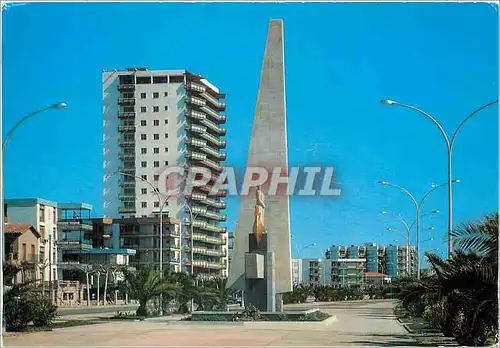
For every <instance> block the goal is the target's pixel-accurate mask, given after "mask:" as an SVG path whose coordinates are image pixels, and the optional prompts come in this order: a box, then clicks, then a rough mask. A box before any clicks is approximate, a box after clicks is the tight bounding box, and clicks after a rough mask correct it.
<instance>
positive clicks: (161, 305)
mask: <svg viewBox="0 0 500 348" xmlns="http://www.w3.org/2000/svg"><path fill="white" fill-rule="evenodd" d="M118 173H119V174H120V175H123V176H128V177H131V178H135V179H139V180H141V181H143V182H145V183H146V184H148V185H149V186H151V188H152V189H153V193H154V194H155V195H156V197H157V198H158V204H159V206H160V273H161V275H162V277H163V208H164V207H165V204H166V203H167V201H168V199H169V198H170V196H167V197H165V199H164V200H162V194H161V193H160V190H158V188H157V187H155V185H153V184H152V183H151V182H150V181H148V180H146V179H143V178H142V177H140V176H137V175H133V174H128V173H124V172H118ZM160 315H163V301H162V296H161V295H160Z"/></svg>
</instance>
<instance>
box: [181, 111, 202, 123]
mask: <svg viewBox="0 0 500 348" xmlns="http://www.w3.org/2000/svg"><path fill="white" fill-rule="evenodd" d="M185 115H186V117H189V118H193V119H195V120H200V121H203V120H206V118H207V115H205V114H204V113H203V112H201V111H197V110H186V111H185Z"/></svg>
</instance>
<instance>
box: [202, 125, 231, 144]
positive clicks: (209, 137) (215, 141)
mask: <svg viewBox="0 0 500 348" xmlns="http://www.w3.org/2000/svg"><path fill="white" fill-rule="evenodd" d="M200 133H201V137H202V138H205V139H207V140H208V141H209V142H211V143H213V144H215V145H216V146H217V147H220V148H225V147H226V141H225V140H221V139H219V138H217V137H215V136H213V135H212V134H210V133H207V132H206V129H204V132H200Z"/></svg>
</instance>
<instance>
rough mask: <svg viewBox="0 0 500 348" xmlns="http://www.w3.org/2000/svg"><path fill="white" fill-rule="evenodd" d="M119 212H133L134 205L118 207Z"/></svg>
mask: <svg viewBox="0 0 500 348" xmlns="http://www.w3.org/2000/svg"><path fill="white" fill-rule="evenodd" d="M118 212H119V213H120V214H128V213H135V207H120V208H118Z"/></svg>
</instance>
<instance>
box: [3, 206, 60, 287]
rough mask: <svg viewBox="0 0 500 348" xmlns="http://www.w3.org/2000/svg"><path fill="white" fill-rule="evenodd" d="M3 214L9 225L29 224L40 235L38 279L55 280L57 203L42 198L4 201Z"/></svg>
mask: <svg viewBox="0 0 500 348" xmlns="http://www.w3.org/2000/svg"><path fill="white" fill-rule="evenodd" d="M4 214H5V216H6V219H7V221H8V222H9V223H12V224H30V225H32V226H33V227H34V229H35V230H36V231H37V232H38V233H39V234H40V238H39V239H38V243H37V244H38V245H37V246H36V248H37V250H39V254H40V259H39V261H40V262H39V265H38V269H39V271H40V272H41V274H40V276H39V279H42V280H44V281H49V280H50V279H52V280H56V279H57V275H58V268H57V261H58V258H57V256H58V249H57V244H56V243H57V235H58V230H57V220H58V216H57V203H55V202H52V201H49V200H46V199H42V198H23V199H7V200H5V211H4Z"/></svg>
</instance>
